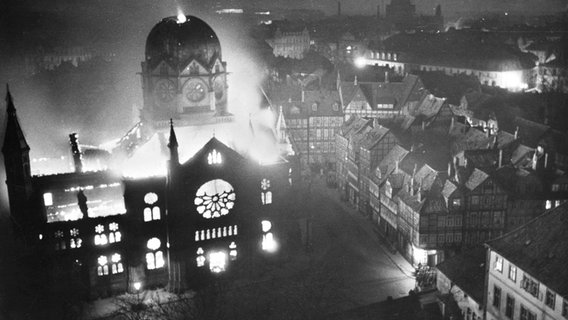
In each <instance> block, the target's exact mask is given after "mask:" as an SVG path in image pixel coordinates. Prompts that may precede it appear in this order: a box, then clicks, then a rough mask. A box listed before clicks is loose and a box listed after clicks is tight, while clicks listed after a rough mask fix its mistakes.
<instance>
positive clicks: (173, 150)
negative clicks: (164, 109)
mask: <svg viewBox="0 0 568 320" xmlns="http://www.w3.org/2000/svg"><path fill="white" fill-rule="evenodd" d="M168 148H170V161H171V163H173V164H179V154H178V141H177V137H176V132H175V131H174V121H173V120H172V119H170V140H169V142H168Z"/></svg>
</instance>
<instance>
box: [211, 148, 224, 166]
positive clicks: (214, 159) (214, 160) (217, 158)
mask: <svg viewBox="0 0 568 320" xmlns="http://www.w3.org/2000/svg"><path fill="white" fill-rule="evenodd" d="M222 163H223V156H222V155H221V153H220V152H219V151H217V150H215V149H213V150H211V152H209V154H208V155H207V164H209V165H219V164H222Z"/></svg>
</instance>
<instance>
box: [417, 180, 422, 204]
mask: <svg viewBox="0 0 568 320" xmlns="http://www.w3.org/2000/svg"><path fill="white" fill-rule="evenodd" d="M416 196H417V198H416V200H418V202H422V182H421V183H420V185H419V186H418V191H417V192H416Z"/></svg>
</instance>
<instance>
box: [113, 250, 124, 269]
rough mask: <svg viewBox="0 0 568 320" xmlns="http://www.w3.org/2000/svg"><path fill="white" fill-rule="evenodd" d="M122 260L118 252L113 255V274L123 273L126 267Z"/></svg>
mask: <svg viewBox="0 0 568 320" xmlns="http://www.w3.org/2000/svg"><path fill="white" fill-rule="evenodd" d="M120 260H121V256H120V254H118V253H115V254H113V255H112V256H111V261H112V265H111V270H112V274H115V273H122V272H123V271H124V268H123V266H122V262H120Z"/></svg>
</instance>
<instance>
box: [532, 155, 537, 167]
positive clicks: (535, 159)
mask: <svg viewBox="0 0 568 320" xmlns="http://www.w3.org/2000/svg"><path fill="white" fill-rule="evenodd" d="M537 163H538V155H537V151H536V150H535V151H534V153H533V157H532V169H533V170H536V165H537Z"/></svg>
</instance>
